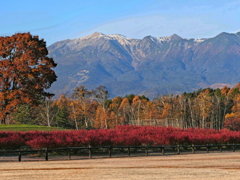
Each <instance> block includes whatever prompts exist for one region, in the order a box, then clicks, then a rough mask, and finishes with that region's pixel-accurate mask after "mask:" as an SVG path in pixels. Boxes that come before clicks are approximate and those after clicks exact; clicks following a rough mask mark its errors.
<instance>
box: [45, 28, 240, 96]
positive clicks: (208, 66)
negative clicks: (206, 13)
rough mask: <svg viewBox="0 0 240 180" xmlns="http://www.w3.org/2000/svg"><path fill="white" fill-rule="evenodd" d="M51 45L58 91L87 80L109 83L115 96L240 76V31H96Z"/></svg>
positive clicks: (91, 83) (183, 87) (93, 83)
mask: <svg viewBox="0 0 240 180" xmlns="http://www.w3.org/2000/svg"><path fill="white" fill-rule="evenodd" d="M48 50H49V56H50V57H52V58H53V59H54V60H55V61H56V63H58V66H57V68H55V69H56V70H55V71H56V74H57V75H58V81H57V82H56V83H54V84H53V85H52V88H51V89H50V90H51V91H53V92H54V93H56V95H60V94H63V93H67V92H71V91H72V90H73V89H74V87H76V86H80V85H82V84H84V85H86V87H87V88H88V89H94V88H96V87H97V86H99V85H104V86H106V87H107V88H108V90H109V92H110V95H111V97H114V96H124V95H126V94H132V93H133V94H144V95H146V96H150V98H154V96H155V97H156V96H157V95H158V94H169V93H173V94H177V93H183V92H185V91H186V92H190V91H193V90H196V89H199V88H205V87H210V86H212V87H213V86H214V84H229V86H231V85H232V84H236V83H238V82H239V81H240V78H239V77H240V69H238V68H237V67H238V66H240V32H238V33H226V32H223V33H220V34H218V35H217V36H215V37H212V38H201V39H194V38H191V39H185V38H182V37H180V36H179V35H177V34H173V35H171V36H166V37H152V36H146V37H144V38H143V39H134V38H128V37H125V36H123V35H120V34H110V35H105V34H103V33H99V32H95V33H93V34H91V35H88V36H86V37H81V38H77V39H73V40H70V39H68V40H64V41H59V42H56V43H54V44H52V45H51V46H49V47H48Z"/></svg>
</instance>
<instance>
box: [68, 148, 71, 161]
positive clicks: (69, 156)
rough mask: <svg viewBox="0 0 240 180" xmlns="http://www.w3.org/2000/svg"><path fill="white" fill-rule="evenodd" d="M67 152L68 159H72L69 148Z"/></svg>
mask: <svg viewBox="0 0 240 180" xmlns="http://www.w3.org/2000/svg"><path fill="white" fill-rule="evenodd" d="M67 152H68V159H69V160H70V159H71V149H69V148H67Z"/></svg>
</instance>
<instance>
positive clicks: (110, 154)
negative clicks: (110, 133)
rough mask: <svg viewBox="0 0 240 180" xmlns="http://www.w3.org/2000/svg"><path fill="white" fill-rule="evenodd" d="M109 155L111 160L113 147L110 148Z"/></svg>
mask: <svg viewBox="0 0 240 180" xmlns="http://www.w3.org/2000/svg"><path fill="white" fill-rule="evenodd" d="M108 154H109V157H110V158H111V157H112V147H111V145H110V146H109V149H108Z"/></svg>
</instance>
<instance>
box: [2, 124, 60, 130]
mask: <svg viewBox="0 0 240 180" xmlns="http://www.w3.org/2000/svg"><path fill="white" fill-rule="evenodd" d="M36 130H38V131H51V130H64V129H63V128H57V127H48V126H38V125H29V124H9V125H5V124H0V131H36Z"/></svg>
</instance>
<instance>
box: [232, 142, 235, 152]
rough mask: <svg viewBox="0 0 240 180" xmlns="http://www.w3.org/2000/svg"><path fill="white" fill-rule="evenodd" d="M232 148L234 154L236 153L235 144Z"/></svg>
mask: <svg viewBox="0 0 240 180" xmlns="http://www.w3.org/2000/svg"><path fill="white" fill-rule="evenodd" d="M232 148H233V152H235V144H234V143H233V147H232Z"/></svg>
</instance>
